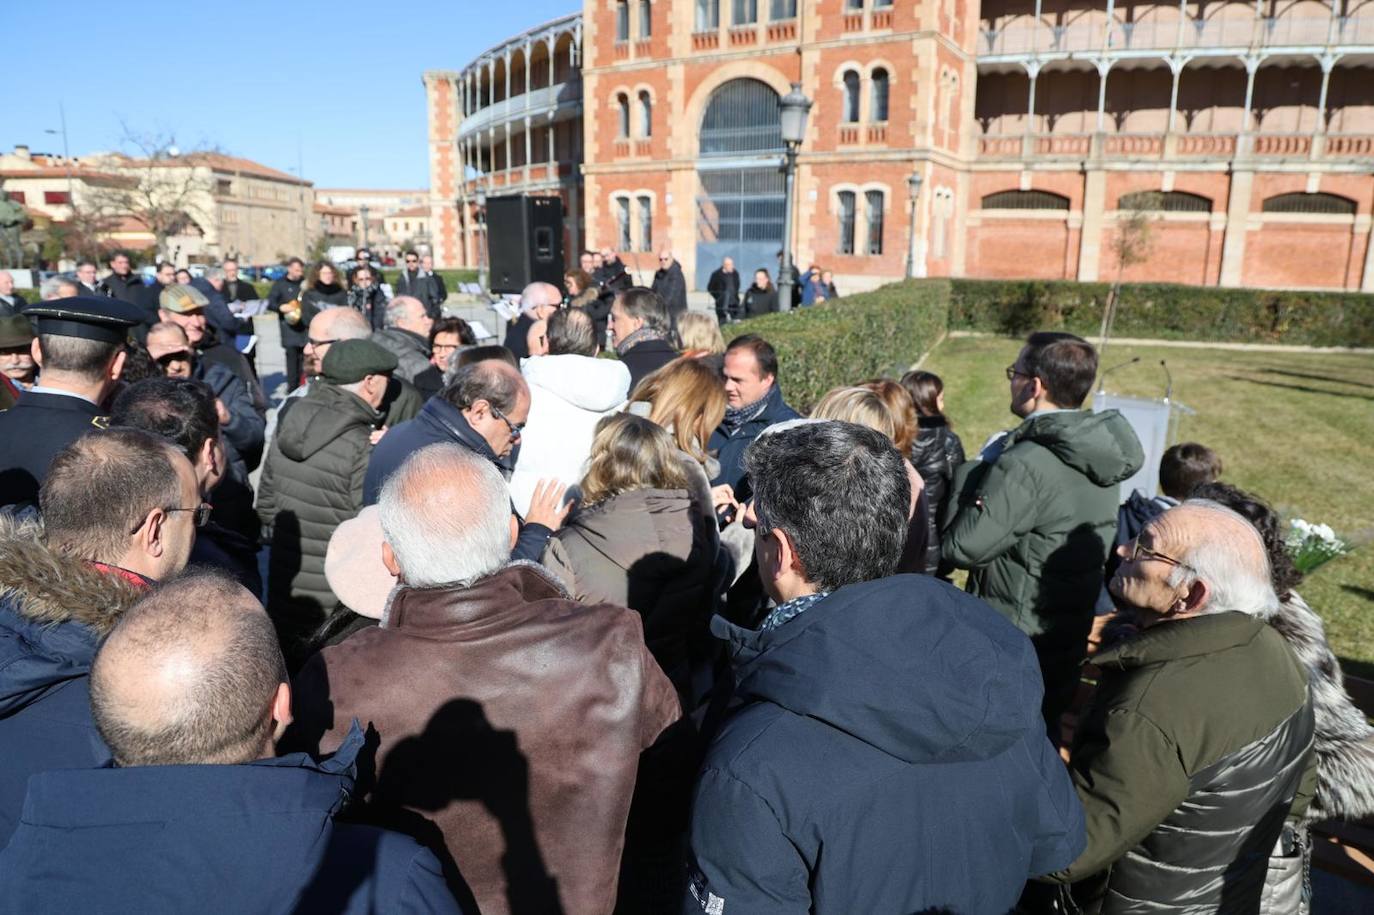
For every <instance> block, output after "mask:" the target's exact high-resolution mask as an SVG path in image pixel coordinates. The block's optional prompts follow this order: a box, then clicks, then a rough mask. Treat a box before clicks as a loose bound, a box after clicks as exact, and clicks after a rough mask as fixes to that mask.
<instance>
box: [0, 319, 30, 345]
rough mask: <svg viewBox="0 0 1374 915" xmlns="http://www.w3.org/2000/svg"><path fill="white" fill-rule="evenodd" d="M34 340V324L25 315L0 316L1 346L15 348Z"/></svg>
mask: <svg viewBox="0 0 1374 915" xmlns="http://www.w3.org/2000/svg"><path fill="white" fill-rule="evenodd" d="M32 342H33V324H32V322H30V321H29V319H28V318H26V317H24V316H23V315H9V316H8V317H4V318H0V348H2V349H13V348H16V347H20V346H28V345H29V344H30V343H32Z"/></svg>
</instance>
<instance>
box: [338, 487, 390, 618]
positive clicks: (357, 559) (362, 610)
mask: <svg viewBox="0 0 1374 915" xmlns="http://www.w3.org/2000/svg"><path fill="white" fill-rule="evenodd" d="M324 578H325V581H327V582H329V590H331V591H333V592H334V596H335V597H337V598H338V599H339V600H340V602H342V603H343V605H344V606H345V607H347V608H348V609H350V610H352V611H353V612H354V613H356V614H358V615H359V616H366V617H368V618H370V619H374V620H379V619H381V618H382V611H383V610H384V609H385V608H386V599H387V597H389V596H390V595H391V589H392V588H393V587H395V585H396V579H395V577H394V576H392V574H391V573H390V572H388V571H387V569H386V566H385V565H383V564H382V514H381V509H379V508H378V507H377V506H375V505H369V506H368V507H367V508H364V509H363V510H362V511H360V512H358V514H357V516H356V517H354V518H350V519H348V520H347V521H345V522H344V523H343V524H340V525H339V526H338V527H336V528H335V529H334V536H332V537H330V538H329V546H328V548H326V549H325V553H324Z"/></svg>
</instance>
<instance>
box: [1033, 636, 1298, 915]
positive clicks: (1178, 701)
mask: <svg viewBox="0 0 1374 915" xmlns="http://www.w3.org/2000/svg"><path fill="white" fill-rule="evenodd" d="M1093 663H1094V664H1096V665H1097V666H1098V667H1099V668H1100V669H1101V671H1102V675H1101V677H1100V678H1099V681H1098V691H1097V694H1096V696H1095V697H1094V699H1093V704H1092V706H1091V708H1090V709H1089V710H1088V712H1087V713H1086V714H1085V715H1084V716H1083V717H1082V719H1081V720H1080V725H1079V729H1078V732H1077V733H1076V734H1075V738H1074V752H1073V758H1072V768H1073V778H1074V784H1075V786H1076V788H1077V791H1078V795H1079V798H1080V800H1081V801H1082V803H1083V808H1084V811H1085V813H1086V817H1087V828H1088V847H1087V849H1086V850H1085V851H1084V853H1083V854H1082V855H1081V856H1080V857H1079V858H1078V859H1077V860H1076V861H1075V862H1074V863H1073V864H1072V865H1071V866H1070V867H1068V868H1067V869H1065V870H1062V871H1060V872H1058V873H1056V874H1054V875H1053V879H1054V880H1056V881H1060V882H1074V881H1079V880H1082V879H1083V878H1087V877H1091V876H1093V875H1097V874H1102V873H1103V872H1104V871H1105V872H1106V873H1105V887H1101V886H1097V887H1093V888H1091V890H1089V891H1087V892H1085V889H1087V888H1080V891H1079V894H1078V895H1080V897H1082V896H1093V895H1100V901H1101V910H1102V912H1104V913H1127V912H1131V913H1135V912H1139V913H1147V912H1161V911H1182V912H1223V913H1230V912H1235V913H1242V912H1247V913H1248V912H1255V911H1257V910H1258V908H1259V904H1260V900H1261V896H1262V893H1263V891H1264V886H1265V873H1266V870H1267V868H1268V864H1269V854H1270V852H1271V851H1272V850H1273V848H1274V845H1275V842H1276V840H1277V839H1278V837H1279V833H1280V830H1281V829H1282V827H1283V824H1284V820H1285V818H1286V817H1287V816H1288V813H1289V810H1290V808H1291V806H1292V805H1293V801H1294V799H1295V797H1297V796H1298V795H1299V794H1304V795H1310V793H1311V788H1312V784H1313V781H1314V779H1315V771H1314V767H1313V759H1312V744H1313V710H1312V701H1311V699H1310V698H1309V695H1308V688H1307V672H1306V670H1304V669H1303V668H1302V666H1301V665H1300V664H1299V663H1298V662H1297V660H1296V658H1294V656H1293V654H1292V652H1291V651H1290V650H1289V649H1288V647H1287V645H1286V644H1285V643H1284V639H1283V638H1282V636H1280V635H1279V634H1278V633H1277V632H1276V631H1275V630H1274V629H1272V628H1271V627H1269V626H1267V625H1265V623H1264V622H1263V621H1262V620H1259V619H1256V618H1255V617H1252V616H1249V615H1246V614H1243V613H1215V614H1207V615H1204V616H1198V617H1191V618H1186V619H1181V620H1175V621H1171V622H1165V623H1160V624H1158V625H1155V626H1152V627H1150V628H1148V629H1145V630H1143V631H1142V632H1140V633H1139V634H1138V635H1136V636H1134V637H1132V638H1130V639H1128V640H1127V641H1125V642H1123V643H1121V644H1119V645H1117V646H1114V647H1113V648H1109V649H1106V650H1105V651H1101V652H1098V653H1097V654H1096V655H1094V656H1093ZM1096 883H1098V884H1101V883H1102V880H1101V878H1099V880H1098V881H1096Z"/></svg>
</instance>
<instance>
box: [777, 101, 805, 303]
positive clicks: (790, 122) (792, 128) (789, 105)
mask: <svg viewBox="0 0 1374 915" xmlns="http://www.w3.org/2000/svg"><path fill="white" fill-rule="evenodd" d="M801 89H802V87H801V83H793V84H792V91H791V92H789V93H787V94H786V95H784V96H783V97H782V100H781V101H780V102H779V107H780V108H781V109H782V112H781V114H782V141H783V143H784V144H785V145H786V148H787V151H786V153H785V154H784V158H783V167H782V170H783V175H784V183H785V187H784V192H785V193H786V195H787V197H786V200H785V201H784V204H783V217H782V267H781V269H780V270H779V271H778V272H779V274H780V276H779V277H778V308H779V310H781V311H791V310H792V287H793V286H794V285H796V284H795V282H794V281H793V279H792V196H793V194H792V186H793V184H794V183H795V181H796V174H797V149H798V148H799V147H800V146H801V144H802V141H803V140H805V139H806V117H807V115H808V114H809V113H810V111H811V99H809V98H807V97H806V96H805V95H804V94H803V93H802V91H801Z"/></svg>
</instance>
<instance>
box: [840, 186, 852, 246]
mask: <svg viewBox="0 0 1374 915" xmlns="http://www.w3.org/2000/svg"><path fill="white" fill-rule="evenodd" d="M838 196H839V201H840V244H839V253H840V254H853V253H854V206H855V199H854V192H853V191H840V193H839V195H838Z"/></svg>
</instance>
